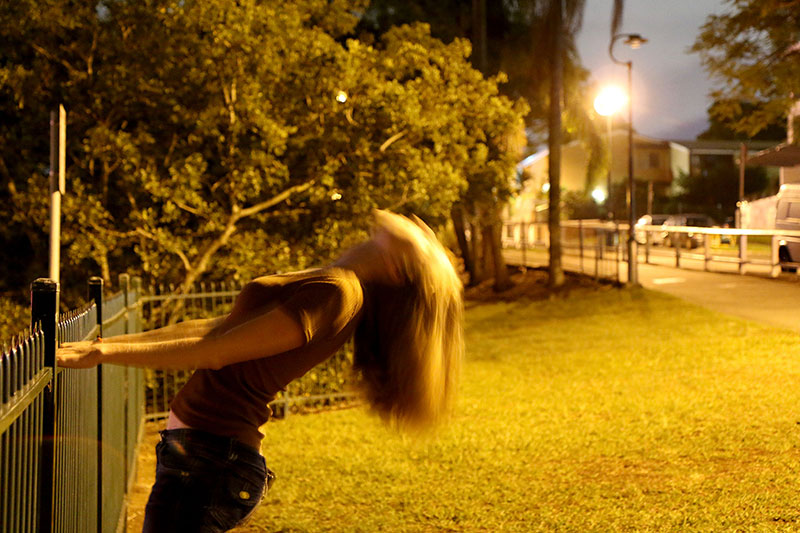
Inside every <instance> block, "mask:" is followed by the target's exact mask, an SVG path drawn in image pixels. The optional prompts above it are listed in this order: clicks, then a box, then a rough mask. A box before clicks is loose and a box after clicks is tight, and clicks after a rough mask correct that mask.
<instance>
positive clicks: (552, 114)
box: [543, 0, 623, 288]
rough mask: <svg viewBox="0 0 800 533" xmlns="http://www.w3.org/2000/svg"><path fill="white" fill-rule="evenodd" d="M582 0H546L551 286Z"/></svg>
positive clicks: (617, 0) (557, 261)
mask: <svg viewBox="0 0 800 533" xmlns="http://www.w3.org/2000/svg"><path fill="white" fill-rule="evenodd" d="M622 6H623V2H622V0H614V10H613V13H612V19H611V37H612V38H613V37H614V35H616V33H617V31H618V30H619V26H620V24H621V22H622ZM583 8H584V0H549V1H548V2H547V3H546V13H547V16H546V17H544V20H547V21H548V27H547V31H546V32H544V33H543V36H544V43H545V47H544V50H546V57H547V58H548V59H549V67H550V68H549V80H550V84H549V87H550V103H549V105H550V110H549V113H548V122H547V129H548V137H547V147H548V150H549V157H548V161H549V170H548V179H549V182H550V190H549V205H550V209H549V210H548V221H547V222H548V233H549V235H550V249H549V252H550V253H549V261H548V272H549V285H550V287H552V288H558V287H561V286H562V285H563V284H564V269H563V265H562V263H561V145H562V144H563V137H562V98H563V95H564V64H565V61H564V57H565V55H567V53H568V51H569V49H571V48H572V49H574V40H575V35H576V34H577V32H578V30H580V27H581V23H582V16H583Z"/></svg>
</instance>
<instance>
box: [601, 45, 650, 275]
mask: <svg viewBox="0 0 800 533" xmlns="http://www.w3.org/2000/svg"><path fill="white" fill-rule="evenodd" d="M622 38H625V44H627V45H628V46H630V47H631V48H633V49H636V48H639V47H640V46H642V45H643V44H644V43H646V42H647V39H645V38H644V37H642V36H641V35H639V34H638V33H618V34H616V35H614V36H613V37H612V38H611V43H609V45H608V55H609V56H610V57H611V61H613V62H614V63H616V64H617V65H625V66H626V67H628V283H630V284H636V283H639V276H638V273H637V268H636V267H637V264H636V262H637V257H636V255H637V252H636V236H635V234H634V231H633V227H634V225H635V224H636V209H635V208H636V206H635V198H636V196H635V193H636V189H635V184H634V179H633V61H620V60H619V59H617V58H616V57H614V44H615V43H616V42H617V41H618V40H619V39H622Z"/></svg>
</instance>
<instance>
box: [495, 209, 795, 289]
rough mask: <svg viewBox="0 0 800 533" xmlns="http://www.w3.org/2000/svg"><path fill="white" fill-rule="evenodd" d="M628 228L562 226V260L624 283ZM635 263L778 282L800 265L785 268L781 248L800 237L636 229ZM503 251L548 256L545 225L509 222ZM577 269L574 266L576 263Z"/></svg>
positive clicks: (583, 223) (584, 223) (592, 223)
mask: <svg viewBox="0 0 800 533" xmlns="http://www.w3.org/2000/svg"><path fill="white" fill-rule="evenodd" d="M628 235H629V225H628V224H625V223H614V222H602V221H598V220H565V221H562V222H561V242H562V248H563V255H564V256H566V257H571V258H573V260H574V259H578V267H577V270H578V271H580V272H583V273H584V274H588V275H593V276H595V277H597V278H603V279H612V280H616V281H619V280H620V271H621V267H620V264H621V263H622V262H625V261H627V260H628V258H627V250H626V247H625V246H624V243H625V241H626V240H627V239H628ZM634 237H635V239H636V257H637V260H638V261H639V262H642V263H658V264H670V265H674V266H676V267H678V268H682V267H684V266H685V264H684V263H685V262H686V261H687V260H695V261H700V262H702V267H703V269H705V270H712V269H717V270H720V269H723V268H724V267H723V266H722V265H726V266H730V265H733V266H735V268H736V270H738V272H739V273H741V274H745V273H747V272H748V271H751V270H755V269H759V270H760V271H763V272H764V273H766V274H767V275H769V276H772V277H776V276H778V275H779V274H780V272H781V269H782V268H784V269H785V268H787V267H789V268H797V267H800V264H796V263H786V262H782V261H781V259H780V256H779V250H780V247H781V246H782V245H783V243H785V242H786V241H790V242H797V241H800V231H790V230H778V229H769V230H757V229H733V228H704V227H694V226H650V225H637V226H635V227H634ZM502 242H503V246H504V247H505V248H507V249H511V250H518V251H519V253H520V255H521V260H522V261H523V262H524V263H525V264H528V261H527V258H526V257H525V254H526V253H528V252H537V251H544V250H546V249H547V247H548V245H549V238H548V228H547V224H546V223H544V222H535V223H526V222H508V223H506V224H504V227H503V240H502ZM573 263H574V261H573Z"/></svg>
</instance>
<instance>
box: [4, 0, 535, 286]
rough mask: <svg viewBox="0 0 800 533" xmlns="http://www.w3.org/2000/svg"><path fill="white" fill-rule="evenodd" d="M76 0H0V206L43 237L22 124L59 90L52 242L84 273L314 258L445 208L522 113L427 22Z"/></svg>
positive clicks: (494, 173)
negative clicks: (58, 179)
mask: <svg viewBox="0 0 800 533" xmlns="http://www.w3.org/2000/svg"><path fill="white" fill-rule="evenodd" d="M72 5H73V3H72V2H68V1H67V0H58V1H56V0H53V1H51V2H48V3H37V2H33V1H25V0H23V1H22V2H19V3H6V4H3V5H2V6H0V20H2V21H3V22H2V23H0V35H2V40H0V47H2V48H1V49H0V57H2V58H3V62H2V63H0V82H2V85H1V86H0V110H1V111H2V113H3V116H4V118H7V119H8V120H7V121H4V122H3V124H2V125H0V138H2V139H3V140H4V141H5V142H4V143H3V146H2V147H0V177H2V179H3V194H5V195H6V196H7V197H8V198H9V199H11V200H13V201H14V202H16V204H17V205H19V206H20V208H19V209H17V210H15V211H13V212H9V213H6V214H4V215H3V216H4V217H6V219H7V220H8V221H9V223H11V224H13V225H15V227H18V228H20V229H21V228H25V230H26V231H29V232H30V233H31V234H32V235H33V236H35V237H36V238H41V237H42V235H41V230H40V229H39V228H41V227H44V226H43V224H42V222H43V220H44V217H46V199H47V194H46V192H45V190H44V188H45V182H46V180H45V179H44V174H45V173H46V170H47V169H46V167H45V166H43V164H42V162H43V161H46V160H47V155H46V154H47V151H46V143H47V139H46V136H38V137H37V136H36V135H34V134H33V133H32V132H34V131H37V130H41V129H42V124H46V121H47V119H46V117H47V114H48V112H49V109H50V108H51V107H52V106H53V105H55V104H56V103H59V102H63V103H64V104H65V105H66V107H67V109H68V112H69V117H70V118H69V120H70V126H69V139H70V140H69V147H68V153H69V165H68V167H69V172H68V181H69V183H70V185H69V191H68V195H67V196H66V197H65V205H64V216H65V221H64V241H63V242H64V245H65V247H66V253H65V254H62V255H63V257H64V258H65V259H66V261H67V263H68V264H67V265H65V266H66V274H67V276H66V277H67V278H69V276H70V275H73V273H74V272H81V278H80V279H81V284H82V281H83V277H85V274H83V273H84V272H86V271H90V272H91V271H97V270H98V269H99V270H100V272H101V273H102V275H103V277H105V278H106V280H107V281H112V280H111V279H110V277H111V272H113V271H123V270H129V271H133V272H134V273H140V274H142V275H144V276H145V277H146V278H147V279H149V280H151V281H155V280H159V281H163V282H172V283H175V284H177V285H179V286H180V287H181V290H188V288H189V287H190V286H191V285H192V284H193V283H194V282H195V281H197V280H200V279H207V280H208V279H219V278H230V277H233V278H234V279H240V280H244V279H248V278H250V277H252V276H253V275H255V274H258V273H262V272H265V271H276V270H281V269H284V268H287V267H288V266H289V265H292V266H297V265H299V266H301V267H302V266H306V265H309V264H313V263H320V262H322V261H324V260H325V259H326V258H327V256H329V255H330V254H332V253H333V252H334V251H335V250H336V249H339V248H340V247H341V246H343V245H346V243H347V241H348V240H349V239H353V238H355V237H356V236H357V235H359V234H360V232H361V233H363V231H364V228H365V222H366V221H367V220H368V219H369V213H370V211H371V210H372V209H373V208H375V207H381V208H391V209H395V210H400V211H414V212H416V213H418V214H420V215H421V216H423V217H424V218H427V219H428V220H429V221H432V222H437V221H441V220H443V219H444V218H445V217H446V216H447V215H448V214H449V211H450V207H451V205H452V204H453V202H454V201H455V200H456V199H457V198H459V196H460V194H461V193H462V192H463V191H464V190H465V189H466V188H467V186H468V183H469V182H470V180H473V181H476V182H478V181H481V180H483V181H485V182H486V183H487V184H489V183H500V182H502V181H504V180H505V179H506V177H507V176H508V174H509V173H510V171H511V169H512V168H513V163H514V158H513V156H509V153H510V147H509V145H508V144H507V143H506V142H505V141H504V135H505V133H506V132H507V131H509V130H513V129H515V128H518V127H519V124H520V123H521V122H520V121H521V116H522V115H523V114H524V109H523V108H522V107H520V105H519V104H515V103H514V102H512V101H510V100H509V99H508V98H506V97H504V96H501V95H500V94H499V92H498V90H497V85H498V83H500V82H501V81H502V78H488V79H486V78H484V77H483V76H482V75H481V74H480V73H479V72H477V71H476V70H474V69H473V68H472V67H471V66H470V64H469V62H468V60H467V58H468V56H469V53H470V46H469V43H468V42H466V41H464V40H461V39H457V40H454V41H453V42H451V43H449V44H444V43H442V42H441V41H439V40H437V39H435V38H433V37H431V35H430V32H429V29H428V28H427V27H426V26H425V25H414V26H403V27H399V28H394V29H392V30H390V31H388V32H386V34H385V35H383V36H381V37H380V39H379V40H378V41H375V42H373V43H371V44H370V43H368V42H364V41H360V40H357V39H353V38H352V31H353V28H354V27H355V24H356V22H357V21H358V19H357V16H356V15H355V13H359V12H361V11H363V9H364V7H365V5H364V2H362V1H358V0H355V1H345V0H338V1H334V2H317V1H314V0H302V1H298V2H289V3H263V2H259V1H256V0H238V1H234V0H209V1H206V2H202V3H201V2H186V1H183V0H149V1H147V2H138V1H137V2H134V1H123V0H118V1H106V2H99V3H97V4H94V5H86V6H84V5H83V4H82V6H83V7H81V8H80V9H77V8H76V9H73V7H72ZM12 21H13V22H12ZM19 153H23V154H25V157H23V158H20V157H18V154H19ZM476 169H479V170H476ZM31 239H33V237H32V238H31ZM31 242H33V241H31ZM70 269H72V270H70Z"/></svg>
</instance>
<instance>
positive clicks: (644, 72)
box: [578, 0, 729, 139]
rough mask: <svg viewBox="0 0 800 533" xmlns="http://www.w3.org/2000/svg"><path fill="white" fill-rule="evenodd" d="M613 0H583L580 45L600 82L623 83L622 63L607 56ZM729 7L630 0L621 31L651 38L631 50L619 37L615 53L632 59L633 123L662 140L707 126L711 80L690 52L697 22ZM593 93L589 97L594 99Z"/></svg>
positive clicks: (711, 1)
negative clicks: (614, 61) (619, 63)
mask: <svg viewBox="0 0 800 533" xmlns="http://www.w3.org/2000/svg"><path fill="white" fill-rule="evenodd" d="M612 4H613V0H587V1H586V10H585V14H584V19H583V27H582V30H581V33H580V34H579V35H578V50H579V53H580V55H581V60H582V62H583V64H584V65H585V66H586V67H587V68H588V69H589V70H590V71H591V72H592V78H593V80H594V81H595V82H597V85H598V86H602V85H606V84H615V85H619V86H620V87H622V88H626V87H627V78H626V76H627V72H626V69H625V67H624V66H618V65H615V64H614V63H612V62H611V59H610V58H609V56H608V43H609V35H610V24H611V11H612ZM727 10H729V7H728V5H727V3H726V2H724V1H723V0H628V1H627V2H625V13H624V19H623V25H622V30H621V32H622V33H639V34H641V35H642V36H643V37H646V38H647V39H649V42H648V43H647V44H645V45H644V46H643V47H642V48H640V49H638V50H632V49H630V48H629V47H628V46H627V45H625V44H624V43H623V40H622V39H620V40H619V41H617V44H616V45H615V47H614V55H615V56H616V57H617V58H618V59H620V60H622V61H626V60H628V59H632V60H633V102H634V103H633V124H634V128H635V129H636V131H638V132H639V133H642V134H644V135H649V136H652V137H656V138H661V139H694V138H695V137H696V136H697V134H699V133H701V132H702V131H703V130H704V129H706V127H707V119H706V117H707V114H706V110H707V108H708V106H709V104H710V99H709V97H708V93H709V91H710V90H711V87H712V82H711V80H710V79H709V78H708V75H707V74H706V72H705V70H703V68H702V66H701V65H700V57H699V56H698V55H697V54H690V53H688V49H689V47H690V46H691V45H692V43H693V42H694V40H695V38H696V37H697V35H698V33H699V28H700V26H701V25H702V24H703V23H704V22H705V20H706V17H707V16H708V15H710V14H712V13H723V12H725V11H727ZM593 97H594V96H592V98H593Z"/></svg>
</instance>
